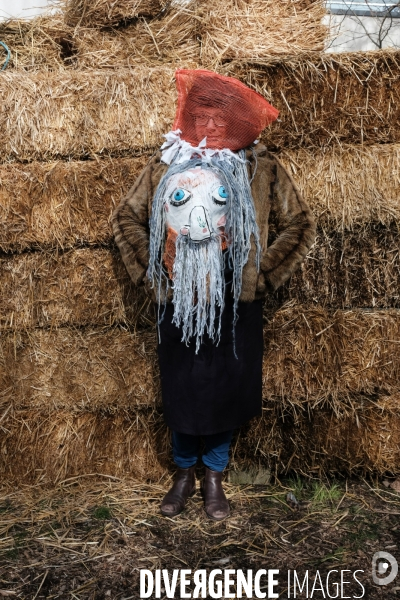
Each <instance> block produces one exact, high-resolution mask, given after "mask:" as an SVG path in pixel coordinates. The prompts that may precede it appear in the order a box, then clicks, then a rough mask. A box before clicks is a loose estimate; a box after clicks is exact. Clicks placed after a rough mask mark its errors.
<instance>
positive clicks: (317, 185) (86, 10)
mask: <svg viewBox="0 0 400 600" xmlns="http://www.w3.org/2000/svg"><path fill="white" fill-rule="evenodd" d="M228 5H229V10H228V9H227V6H228ZM266 5H268V11H266V10H265V7H266ZM164 8H165V10H163V9H164ZM277 11H278V12H279V14H277ZM222 12H224V15H222ZM321 15H322V9H321V4H320V3H319V2H313V1H312V0H296V1H293V0H292V1H291V2H284V3H281V4H280V5H279V7H278V9H277V8H276V6H275V5H274V4H273V3H270V2H269V0H268V1H267V0H266V1H265V2H260V1H259V0H251V2H244V1H243V0H236V1H235V2H231V1H230V0H229V3H228V4H226V3H225V4H221V6H220V5H218V6H217V5H216V4H215V3H214V5H211V4H210V3H209V2H205V1H204V2H203V1H200V2H188V3H186V4H180V3H174V2H172V3H171V5H170V6H169V7H164V3H161V2H159V1H158V0H142V2H140V0H133V1H132V2H131V1H129V2H124V3H116V2H110V1H109V0H95V1H94V2H88V1H87V0H69V2H68V3H67V9H66V13H65V14H64V15H58V16H57V15H55V16H52V17H51V18H50V17H46V18H41V19H42V20H40V19H39V20H34V21H33V22H31V23H30V24H29V25H28V24H24V27H23V26H22V25H21V23H15V22H14V23H11V22H9V23H7V24H6V25H5V26H4V27H3V29H2V30H1V31H0V39H3V40H4V41H6V43H8V44H9V45H10V46H11V49H12V50H13V48H14V52H13V63H12V64H11V68H10V69H9V70H8V71H6V72H4V73H2V75H1V77H0V91H1V94H2V98H3V103H2V107H1V108H0V125H1V128H2V134H3V135H2V138H1V140H0V150H1V157H2V158H1V164H0V252H1V256H0V290H1V291H0V306H1V311H0V346H1V348H0V381H1V393H0V427H1V439H0V455H1V460H0V474H1V475H2V476H6V477H8V478H17V479H19V480H21V479H24V480H26V481H28V480H34V481H38V480H40V481H53V482H54V481H59V480H62V479H64V478H67V477H72V476H74V475H78V474H82V473H106V474H111V475H115V476H124V475H126V474H130V475H133V476H135V477H137V478H139V479H142V480H144V479H152V480H155V479H158V478H160V477H162V476H163V475H164V474H165V473H166V472H167V469H168V468H169V467H170V457H169V451H168V444H169V442H168V432H167V430H166V428H165V426H164V424H163V421H162V414H161V407H160V389H159V380H158V370H157V360H156V337H155V328H154V322H155V311H154V307H153V306H152V304H151V302H150V301H149V300H148V299H147V297H146V295H145V294H144V292H143V290H141V289H135V288H134V287H133V286H132V284H131V282H130V279H129V277H128V275H127V273H126V271H125V269H124V266H123V265H122V263H121V259H120V256H119V253H118V251H117V250H116V248H115V245H114V243H113V238H112V232H111V227H110V217H111V214H112V211H113V210H114V208H115V206H116V204H117V203H118V201H119V199H120V197H121V196H122V195H124V194H125V193H126V192H127V191H128V189H129V187H130V186H131V185H132V183H133V182H134V180H135V178H136V177H137V175H138V173H139V172H140V171H141V169H142V168H143V167H144V166H145V165H146V163H147V161H148V160H149V158H150V156H151V155H152V153H153V152H154V151H155V150H156V149H157V148H158V147H159V145H160V144H161V142H162V139H163V138H162V134H163V133H165V132H167V131H168V130H169V129H170V127H171V124H172V121H173V117H174V109H175V102H176V92H175V86H174V67H175V66H176V65H179V66H186V67H192V66H196V65H197V64H202V66H206V67H209V66H214V67H215V68H216V69H217V70H218V71H220V72H221V73H225V74H228V75H233V76H236V77H239V78H240V79H241V80H242V81H244V82H245V83H247V84H248V85H250V86H251V87H253V88H254V89H257V90H258V91H260V92H261V93H262V94H263V95H264V96H265V97H267V99H269V100H270V101H271V102H272V103H273V104H274V105H275V106H277V108H278V109H279V110H280V121H279V122H278V123H276V124H275V125H274V126H273V127H271V129H270V130H268V131H267V132H265V133H264V134H263V140H264V141H265V142H266V143H267V145H268V147H269V148H270V149H271V150H273V151H275V152H278V153H279V156H280V158H281V160H282V161H283V163H284V164H285V165H286V167H287V168H288V170H289V171H290V172H291V173H292V175H293V177H294V179H295V180H296V182H297V184H298V186H299V188H300V190H301V191H302V193H303V194H304V196H305V197H306V198H307V200H308V201H309V203H310V205H311V207H312V209H313V210H314V213H315V214H316V217H317V220H318V235H317V240H316V243H315V246H314V247H313V249H312V251H311V252H310V254H309V256H308V258H307V259H306V261H305V262H304V264H303V265H302V268H301V269H300V271H299V272H298V273H296V274H295V275H294V276H293V277H292V279H291V281H289V282H288V283H287V284H286V285H285V286H284V288H283V289H282V290H280V291H279V292H278V293H277V294H275V295H273V296H270V297H268V298H267V301H266V309H265V331H264V339H265V356H264V365H263V395H264V406H263V417H262V419H260V420H258V421H256V422H254V423H251V424H249V426H248V427H246V428H244V429H243V430H242V431H241V432H240V433H239V434H238V436H237V438H236V440H235V444H234V447H233V464H234V465H235V466H238V467H239V466H246V465H250V464H252V463H253V464H254V461H255V462H256V463H262V464H263V465H267V466H269V467H271V469H273V470H274V472H276V473H277V474H279V473H282V472H287V471H289V470H290V469H295V470H296V471H297V472H300V473H305V474H310V473H311V474H319V473H321V472H337V471H341V472H353V471H355V472H363V473H367V472H371V473H384V472H386V471H391V472H393V473H397V472H398V464H399V460H398V459H399V458H400V457H399V447H400V444H399V442H400V414H399V408H398V407H399V401H400V384H399V381H400V347H399V343H398V340H399V339H400V335H399V334H400V293H399V289H400V285H399V284H400V251H399V224H400V209H399V204H398V196H399V193H400V139H399V133H398V132H399V131H400V127H399V125H400V111H399V108H398V102H397V97H398V95H399V93H400V78H399V75H398V73H399V66H400V65H399V62H400V54H399V53H398V52H395V51H382V52H377V53H368V54H366V53H363V54H358V53H355V54H349V55H341V56H337V55H336V56H332V55H330V56H328V55H324V54H321V53H320V52H318V50H319V49H321V48H322V47H323V41H324V35H325V31H324V29H323V26H322V25H321V23H320V19H321ZM46 19H47V20H46ZM290 19H291V21H290ZM290 22H291V24H292V25H291V30H290V31H289V30H288V29H287V27H288V24H289V23H290ZM265 32H267V33H268V34H266V33H265ZM239 34H240V36H239ZM7 35H8V36H9V37H7V38H6V36H7ZM239 38H240V39H239ZM7 40H8V41H7ZM272 45H273V46H274V47H273V48H272ZM288 53H289V54H288ZM294 54H296V56H294ZM274 55H275V56H274ZM277 55H280V56H277ZM273 236H274V231H273V230H272V231H271V240H272V239H273Z"/></svg>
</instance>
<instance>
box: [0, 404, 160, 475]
mask: <svg viewBox="0 0 400 600" xmlns="http://www.w3.org/2000/svg"><path fill="white" fill-rule="evenodd" d="M1 428H2V435H1V438H0V474H1V478H2V480H3V481H4V480H7V481H12V480H16V481H18V483H19V484H20V483H28V482H41V483H47V484H53V483H56V482H58V481H62V480H65V479H67V478H69V477H82V476H84V475H88V474H102V475H111V476H114V477H121V478H122V477H126V476H129V477H134V478H136V479H138V480H140V481H142V482H146V481H153V482H154V481H158V480H159V479H160V478H161V477H162V476H163V475H164V474H165V473H166V467H167V465H168V459H169V455H168V451H167V444H168V434H167V432H166V429H165V428H164V427H161V428H160V416H159V415H158V414H157V413H154V412H141V413H140V412H138V413H135V414H129V413H126V414H124V413H120V414H118V415H112V416H111V415H103V414H101V413H96V414H90V413H81V414H76V413H73V412H69V411H62V410H60V411H52V412H43V411H38V410H14V409H10V410H9V411H8V412H7V414H5V413H4V412H3V419H2V422H1Z"/></svg>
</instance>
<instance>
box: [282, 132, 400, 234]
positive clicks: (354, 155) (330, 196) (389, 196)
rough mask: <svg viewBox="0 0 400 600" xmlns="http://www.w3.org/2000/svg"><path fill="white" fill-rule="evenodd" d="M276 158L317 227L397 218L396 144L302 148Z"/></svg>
mask: <svg viewBox="0 0 400 600" xmlns="http://www.w3.org/2000/svg"><path fill="white" fill-rule="evenodd" d="M279 158H280V160H281V161H282V162H283V164H284V165H285V166H286V168H287V169H288V170H289V172H290V173H291V174H292V175H293V177H294V180H295V181H296V184H297V185H298V187H299V189H300V190H301V193H302V194H303V195H304V197H305V198H307V200H308V201H309V203H310V206H311V208H312V210H313V212H314V214H315V215H316V217H317V220H318V223H319V225H320V226H323V227H324V228H329V229H332V228H334V229H335V230H345V229H350V230H351V229H354V228H358V227H360V226H362V225H365V224H366V223H380V224H382V225H390V224H391V223H399V222H400V204H399V197H400V144H376V145H371V146H357V145H352V146H346V145H345V146H342V145H333V146H331V147H328V148H322V149H318V151H316V150H315V149H308V148H301V149H299V150H291V151H286V150H284V151H282V152H281V154H280V155H279Z"/></svg>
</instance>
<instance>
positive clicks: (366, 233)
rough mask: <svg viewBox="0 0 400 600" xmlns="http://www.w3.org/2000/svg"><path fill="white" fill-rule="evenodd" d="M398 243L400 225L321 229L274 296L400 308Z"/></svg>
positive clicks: (328, 305) (323, 303)
mask: <svg viewBox="0 0 400 600" xmlns="http://www.w3.org/2000/svg"><path fill="white" fill-rule="evenodd" d="M399 242H400V230H399V227H398V224H395V225H393V226H392V227H382V226H380V225H373V224H371V225H370V226H364V227H360V228H357V229H356V230H353V231H351V232H349V231H345V232H338V233H327V232H325V231H324V230H323V229H319V230H318V234H317V238H316V242H315V244H314V246H313V248H312V249H311V251H310V252H309V254H308V256H307V258H306V260H305V261H304V262H303V263H302V265H301V267H300V269H299V270H298V271H297V272H296V273H295V274H294V275H293V276H292V277H291V279H290V281H289V282H288V283H287V284H286V285H285V286H284V287H283V288H282V289H281V290H280V291H279V292H278V294H277V298H278V299H279V301H280V302H282V301H287V300H292V299H294V300H296V302H298V303H300V304H303V305H314V306H315V305H319V306H322V307H325V308H400V243H399Z"/></svg>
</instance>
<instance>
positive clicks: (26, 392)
mask: <svg viewBox="0 0 400 600" xmlns="http://www.w3.org/2000/svg"><path fill="white" fill-rule="evenodd" d="M0 347H1V355H0V381H1V395H0V404H1V403H4V405H5V406H8V405H12V406H13V407H14V408H18V409H29V410H41V411H48V412H50V411H51V410H54V411H55V412H56V413H57V412H58V411H61V410H71V411H73V412H82V411H86V412H95V411H102V412H107V413H115V412H118V411H120V412H121V411H127V410H128V411H129V410H136V409H137V408H138V407H150V408H151V409H153V408H154V406H155V405H156V404H157V403H158V402H159V380H158V370H157V361H156V358H155V352H156V349H155V348H156V340H155V332H143V331H142V332H141V334H140V336H139V335H137V334H135V333H133V332H129V331H126V330H124V329H115V328H113V329H101V328H98V329H96V328H83V329H73V328H67V327H66V328H61V329H57V330H43V329H36V330H31V331H27V332H25V333H13V334H9V335H2V337H1V338H0Z"/></svg>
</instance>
